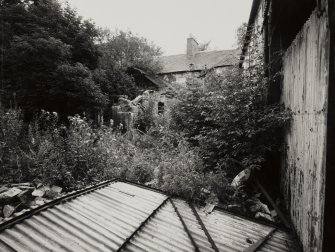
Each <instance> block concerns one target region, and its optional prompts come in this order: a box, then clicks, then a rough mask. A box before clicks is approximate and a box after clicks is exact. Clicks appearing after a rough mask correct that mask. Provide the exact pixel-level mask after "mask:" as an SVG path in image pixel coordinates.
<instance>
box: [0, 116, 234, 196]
mask: <svg viewBox="0 0 335 252" xmlns="http://www.w3.org/2000/svg"><path fill="white" fill-rule="evenodd" d="M69 123H70V125H69V126H68V127H65V126H63V125H59V123H58V115H57V114H56V113H49V112H45V111H42V112H41V113H40V114H39V115H38V116H37V117H36V118H35V120H34V121H33V122H31V123H29V124H25V123H24V122H23V121H22V114H21V112H20V110H8V111H6V112H4V111H2V112H1V114H0V129H1V134H0V144H1V145H0V173H1V174H0V177H1V178H2V181H1V182H2V183H13V182H26V181H36V182H42V183H44V184H55V185H59V186H61V187H63V188H64V189H65V190H67V191H70V190H74V189H79V188H81V187H84V186H87V185H89V184H92V183H95V182H98V181H102V180H106V179H113V178H122V179H127V180H130V181H134V182H138V183H142V184H149V185H150V186H152V187H155V188H159V189H162V190H164V191H167V192H169V193H171V194H174V195H178V196H182V197H184V198H187V199H189V200H191V199H193V200H200V199H201V200H204V199H205V198H206V195H207V194H208V192H207V191H208V190H209V189H210V187H211V183H213V185H214V183H215V184H216V185H220V186H221V187H223V186H228V184H222V181H219V180H216V179H215V177H213V176H212V174H210V173H208V174H205V173H204V172H203V161H202V159H201V158H200V156H199V154H198V149H197V148H191V147H190V145H189V144H188V143H187V141H186V140H185V139H184V137H183V136H182V135H181V134H179V133H177V132H175V131H172V130H169V129H168V128H164V127H163V126H162V125H156V126H154V127H152V128H150V130H149V131H148V132H146V133H143V132H139V131H137V130H134V131H133V132H127V133H126V134H122V133H121V131H119V130H117V129H115V128H113V127H110V126H108V127H107V126H103V127H99V128H94V127H92V125H90V124H89V123H88V122H87V120H86V118H85V117H80V116H79V115H76V116H73V117H69ZM216 187H217V188H218V186H216ZM205 192H207V194H206V193H205Z"/></svg>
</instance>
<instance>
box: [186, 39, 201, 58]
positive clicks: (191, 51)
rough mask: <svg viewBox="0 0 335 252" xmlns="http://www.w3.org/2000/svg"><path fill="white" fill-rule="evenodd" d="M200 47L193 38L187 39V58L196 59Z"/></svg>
mask: <svg viewBox="0 0 335 252" xmlns="http://www.w3.org/2000/svg"><path fill="white" fill-rule="evenodd" d="M198 47H199V44H198V42H197V41H196V40H195V39H194V38H193V37H192V36H190V37H189V38H188V39H187V51H186V55H187V57H188V58H191V57H194V55H195V54H196V53H197V52H198Z"/></svg>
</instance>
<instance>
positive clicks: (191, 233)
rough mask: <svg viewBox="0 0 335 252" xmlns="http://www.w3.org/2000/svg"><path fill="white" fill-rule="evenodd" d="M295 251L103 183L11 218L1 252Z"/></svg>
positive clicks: (255, 230)
mask: <svg viewBox="0 0 335 252" xmlns="http://www.w3.org/2000/svg"><path fill="white" fill-rule="evenodd" d="M256 250H257V251H262V252H267V251H273V252H284V251H298V249H297V247H296V244H295V242H294V240H293V239H292V237H291V236H290V235H289V233H287V232H285V231H283V230H280V229H277V228H276V227H274V226H272V225H267V224H261V223H257V222H255V221H251V220H248V219H245V218H241V217H238V216H236V215H234V214H231V213H228V212H225V211H222V210H220V209H215V208H214V210H213V211H212V212H211V213H210V214H207V213H205V212H204V211H202V210H200V209H198V208H196V207H194V206H193V205H191V204H189V203H187V202H186V201H184V200H181V199H177V198H171V197H169V196H168V195H166V194H165V193H163V192H159V191H156V190H153V189H150V188H147V187H144V186H140V185H137V184H133V183H129V182H121V181H116V180H115V181H106V182H103V183H101V184H99V185H96V186H93V187H89V188H86V189H84V190H80V191H76V192H72V193H69V194H68V195H65V196H62V197H61V198H58V199H56V200H54V201H51V202H49V203H47V204H45V205H42V206H39V207H35V208H33V209H31V210H28V211H24V212H20V213H17V214H16V215H15V216H14V217H13V218H10V219H7V221H6V222H5V223H2V224H1V225H0V251H2V252H8V251H10V252H12V251H17V252H21V251H31V252H39V251H41V252H42V251H76V252H77V251H79V252H80V251H159V252H161V251H208V252H210V251H227V252H229V251H256Z"/></svg>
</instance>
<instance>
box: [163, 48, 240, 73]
mask: <svg viewBox="0 0 335 252" xmlns="http://www.w3.org/2000/svg"><path fill="white" fill-rule="evenodd" d="M239 53H240V52H239V50H221V51H204V52H197V53H196V54H195V55H194V56H193V57H188V56H187V55H186V54H179V55H170V56H161V57H159V60H160V62H161V64H162V67H163V69H162V70H161V72H160V73H161V74H166V73H177V72H188V71H190V64H193V68H192V71H202V70H204V69H205V68H207V69H209V68H215V67H220V66H232V65H236V64H238V62H239Z"/></svg>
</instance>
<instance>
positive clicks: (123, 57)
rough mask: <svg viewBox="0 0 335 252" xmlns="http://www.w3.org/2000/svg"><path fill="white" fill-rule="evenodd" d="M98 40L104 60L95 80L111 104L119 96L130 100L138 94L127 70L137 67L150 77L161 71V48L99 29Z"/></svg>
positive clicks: (133, 37) (125, 33)
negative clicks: (124, 96) (127, 97)
mask: <svg viewBox="0 0 335 252" xmlns="http://www.w3.org/2000/svg"><path fill="white" fill-rule="evenodd" d="M98 41H99V49H100V52H101V57H100V60H99V69H98V70H97V71H96V72H95V73H96V74H95V80H96V81H97V82H98V83H99V84H100V86H101V88H102V90H103V91H104V92H105V93H106V94H108V96H109V98H110V101H111V103H113V100H115V99H113V97H115V96H117V95H128V96H129V97H130V98H134V97H135V96H136V95H138V90H137V87H136V85H135V82H134V79H133V77H132V76H131V75H129V74H128V71H127V70H128V69H129V68H130V67H138V68H140V69H142V70H144V71H146V72H148V73H151V74H155V73H157V72H158V71H159V70H160V64H159V63H158V61H157V58H156V57H157V56H159V55H160V54H161V51H160V48H158V47H156V46H155V45H153V44H152V43H149V42H148V41H147V40H146V39H145V38H142V37H138V36H135V35H134V34H133V33H131V32H123V31H116V32H115V33H112V32H111V31H109V30H100V36H99V39H98Z"/></svg>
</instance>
